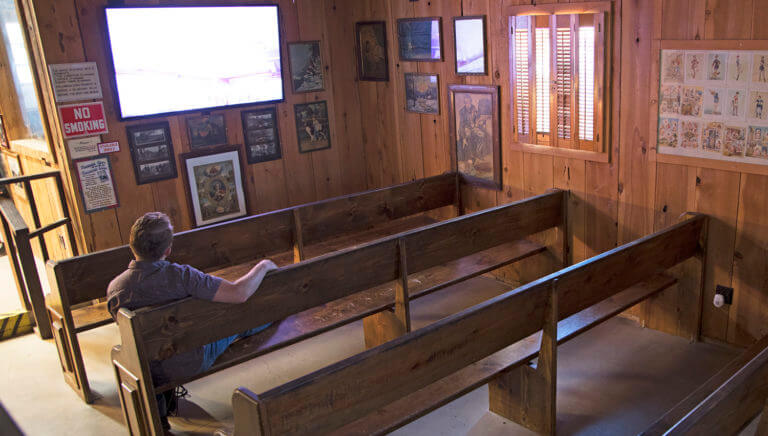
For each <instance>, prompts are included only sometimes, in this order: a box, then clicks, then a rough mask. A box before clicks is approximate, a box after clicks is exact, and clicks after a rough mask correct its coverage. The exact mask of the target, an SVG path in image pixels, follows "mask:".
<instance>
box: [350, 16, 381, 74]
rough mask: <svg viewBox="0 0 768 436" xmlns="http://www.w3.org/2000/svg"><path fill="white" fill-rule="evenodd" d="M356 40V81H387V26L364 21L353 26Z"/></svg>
mask: <svg viewBox="0 0 768 436" xmlns="http://www.w3.org/2000/svg"><path fill="white" fill-rule="evenodd" d="M355 35H356V39H357V72H358V79H360V80H369V81H384V82H385V81H388V80H389V61H388V58H387V25H386V23H385V22H384V21H365V22H361V23H357V24H355Z"/></svg>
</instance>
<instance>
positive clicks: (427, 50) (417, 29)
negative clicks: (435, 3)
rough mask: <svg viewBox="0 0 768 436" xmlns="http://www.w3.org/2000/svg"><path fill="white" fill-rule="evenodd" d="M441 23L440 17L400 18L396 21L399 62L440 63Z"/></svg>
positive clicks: (441, 53) (441, 58)
mask: <svg viewBox="0 0 768 436" xmlns="http://www.w3.org/2000/svg"><path fill="white" fill-rule="evenodd" d="M442 22H443V21H442V18H440V17H430V18H401V19H399V20H397V40H398V43H399V46H400V60H401V61H422V62H436V61H442V60H443V52H442V45H443V44H442V30H441V29H442Z"/></svg>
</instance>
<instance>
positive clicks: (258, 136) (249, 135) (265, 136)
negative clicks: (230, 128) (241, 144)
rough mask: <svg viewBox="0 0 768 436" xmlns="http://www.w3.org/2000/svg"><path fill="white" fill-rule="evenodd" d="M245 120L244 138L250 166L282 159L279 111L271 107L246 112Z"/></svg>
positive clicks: (243, 115) (243, 117)
mask: <svg viewBox="0 0 768 436" xmlns="http://www.w3.org/2000/svg"><path fill="white" fill-rule="evenodd" d="M241 116H242V119H243V137H244V138H245V156H246V159H247V160H248V163H249V164H255V163H259V162H267V161H271V160H277V159H280V157H282V151H281V150H280V135H279V133H278V131H277V109H276V108H275V107H269V108H266V109H259V110H254V111H245V112H243V113H242V114H241Z"/></svg>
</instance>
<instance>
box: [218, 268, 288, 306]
mask: <svg viewBox="0 0 768 436" xmlns="http://www.w3.org/2000/svg"><path fill="white" fill-rule="evenodd" d="M276 269H278V267H277V265H275V262H272V261H271V260H269V259H264V260H262V261H261V262H259V263H257V264H256V266H254V267H253V268H251V270H250V271H248V274H246V275H244V276H242V277H240V278H239V279H237V280H235V281H234V282H230V281H228V280H222V282H221V284H220V285H219V289H218V290H217V291H216V294H215V295H214V296H213V300H212V301H215V302H217V303H243V302H245V301H246V300H248V298H250V297H251V295H253V293H254V292H256V290H257V289H258V288H259V286H260V285H261V282H262V281H263V280H264V276H266V275H267V273H268V272H270V271H274V270H276Z"/></svg>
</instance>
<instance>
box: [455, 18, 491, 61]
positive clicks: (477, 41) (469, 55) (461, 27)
mask: <svg viewBox="0 0 768 436" xmlns="http://www.w3.org/2000/svg"><path fill="white" fill-rule="evenodd" d="M453 30H454V32H453V37H454V47H455V49H456V74H459V75H473V74H476V75H485V74H488V62H487V58H486V54H485V53H486V36H485V16H480V17H456V18H454V19H453Z"/></svg>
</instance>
